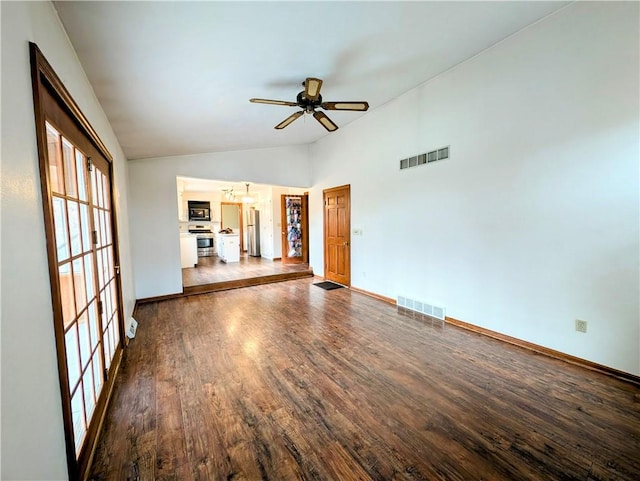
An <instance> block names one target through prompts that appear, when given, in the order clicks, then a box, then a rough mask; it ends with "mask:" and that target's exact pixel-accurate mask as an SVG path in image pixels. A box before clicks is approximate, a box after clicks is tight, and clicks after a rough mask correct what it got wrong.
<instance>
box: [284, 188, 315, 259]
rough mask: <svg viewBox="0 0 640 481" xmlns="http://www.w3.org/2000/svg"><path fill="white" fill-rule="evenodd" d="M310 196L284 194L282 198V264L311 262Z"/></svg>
mask: <svg viewBox="0 0 640 481" xmlns="http://www.w3.org/2000/svg"><path fill="white" fill-rule="evenodd" d="M308 206H309V196H308V195H307V194H303V195H291V194H283V195H282V196H281V216H282V218H281V221H282V224H281V225H282V263H283V264H306V263H308V262H309V219H308V215H307V212H308Z"/></svg>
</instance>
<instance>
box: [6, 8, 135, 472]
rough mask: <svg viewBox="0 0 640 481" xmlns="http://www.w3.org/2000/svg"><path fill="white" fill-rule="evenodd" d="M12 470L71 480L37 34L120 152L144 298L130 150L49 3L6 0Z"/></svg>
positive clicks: (121, 189)
mask: <svg viewBox="0 0 640 481" xmlns="http://www.w3.org/2000/svg"><path fill="white" fill-rule="evenodd" d="M0 9H1V10H0V12H1V16H2V189H1V192H2V199H1V200H2V211H1V212H2V219H1V225H2V243H1V244H2V246H1V255H2V259H1V262H2V274H1V281H2V283H1V288H2V293H1V298H2V307H1V313H2V423H1V424H2V476H1V477H2V479H11V480H18V479H37V480H42V479H47V480H54V479H66V478H67V466H66V456H65V444H64V430H63V426H62V409H61V400H60V387H59V383H58V368H57V360H56V351H55V338H54V331H53V313H52V308H51V294H50V286H49V274H48V267H47V265H48V264H47V253H46V245H45V234H44V221H43V213H42V198H41V193H40V176H39V171H38V157H37V150H36V136H35V124H34V118H33V100H32V93H31V77H30V70H29V69H30V67H29V65H30V63H29V48H28V41H33V42H35V43H37V44H38V46H39V47H40V49H41V50H42V52H43V53H44V55H45V57H46V58H47V60H48V61H49V63H51V65H52V66H53V68H54V69H55V70H56V71H57V73H58V75H59V76H60V78H61V79H62V81H63V82H64V83H65V85H66V87H67V89H68V90H69V91H70V92H71V95H72V96H73V97H74V98H75V100H76V102H77V103H78V104H79V106H80V108H81V109H82V111H83V112H84V114H85V115H86V116H87V118H88V119H89V121H90V122H91V124H92V125H93V127H94V128H95V130H96V131H97V132H98V134H99V135H100V137H101V138H102V140H103V141H104V143H105V144H106V146H107V148H108V149H109V151H110V152H111V154H112V155H113V156H114V161H115V163H114V168H115V185H116V196H115V205H116V208H117V209H118V211H119V213H120V216H119V219H118V221H119V222H118V229H119V233H120V242H121V246H120V247H121V257H122V259H121V260H122V268H123V269H122V284H123V288H124V292H123V295H124V308H125V309H124V310H125V315H126V316H127V318H128V316H130V314H131V312H132V310H133V305H134V302H135V295H134V293H133V283H132V270H131V266H130V258H131V257H130V252H129V242H128V235H129V234H128V233H129V229H128V222H127V216H126V210H127V188H126V183H127V170H126V167H125V166H124V162H125V158H124V155H123V154H122V150H121V149H120V146H119V145H118V143H117V141H116V140H115V136H114V134H113V131H112V130H111V127H110V125H109V123H108V122H107V120H106V117H105V115H104V113H103V111H102V109H101V107H100V105H99V104H98V102H97V100H96V98H95V95H94V93H93V90H92V89H91V87H90V85H89V83H88V81H87V79H86V77H85V74H84V72H83V70H82V68H81V66H80V64H79V62H78V60H77V58H76V55H75V52H74V51H73V49H72V47H71V45H70V43H69V41H68V39H67V37H66V34H65V33H64V31H63V29H62V27H61V25H60V23H59V21H58V17H57V15H56V13H55V11H54V9H53V7H52V5H51V4H50V3H48V2H1V3H0Z"/></svg>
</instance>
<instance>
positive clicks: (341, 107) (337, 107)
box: [320, 102, 369, 112]
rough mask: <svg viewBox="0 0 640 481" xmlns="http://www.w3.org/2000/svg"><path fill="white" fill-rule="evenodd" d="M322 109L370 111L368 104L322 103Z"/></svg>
mask: <svg viewBox="0 0 640 481" xmlns="http://www.w3.org/2000/svg"><path fill="white" fill-rule="evenodd" d="M320 107H322V108H323V109H325V110H358V111H360V112H364V111H365V110H369V104H368V103H367V102H322V103H321V104H320Z"/></svg>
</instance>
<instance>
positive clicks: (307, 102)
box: [296, 90, 322, 113]
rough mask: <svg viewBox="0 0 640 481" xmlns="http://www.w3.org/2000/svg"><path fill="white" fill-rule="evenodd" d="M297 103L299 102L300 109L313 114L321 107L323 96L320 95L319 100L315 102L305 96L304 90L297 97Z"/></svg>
mask: <svg viewBox="0 0 640 481" xmlns="http://www.w3.org/2000/svg"><path fill="white" fill-rule="evenodd" d="M296 102H298V105H299V106H300V108H302V109H304V110H305V112H307V113H311V112H313V111H314V110H315V109H316V107H319V106H320V104H321V103H322V95H320V94H318V98H317V99H315V100H312V99H310V98H308V97H307V96H306V95H305V94H304V90H303V91H302V92H300V93H299V94H298V96H297V97H296Z"/></svg>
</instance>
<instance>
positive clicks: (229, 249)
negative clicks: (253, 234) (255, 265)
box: [216, 234, 240, 262]
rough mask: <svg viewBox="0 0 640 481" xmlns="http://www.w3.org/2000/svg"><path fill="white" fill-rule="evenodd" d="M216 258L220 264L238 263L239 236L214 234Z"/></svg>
mask: <svg viewBox="0 0 640 481" xmlns="http://www.w3.org/2000/svg"><path fill="white" fill-rule="evenodd" d="M216 246H217V248H218V257H220V260H221V261H222V262H239V261H240V236H239V235H238V234H216Z"/></svg>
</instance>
